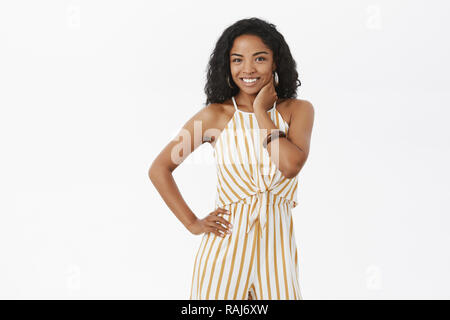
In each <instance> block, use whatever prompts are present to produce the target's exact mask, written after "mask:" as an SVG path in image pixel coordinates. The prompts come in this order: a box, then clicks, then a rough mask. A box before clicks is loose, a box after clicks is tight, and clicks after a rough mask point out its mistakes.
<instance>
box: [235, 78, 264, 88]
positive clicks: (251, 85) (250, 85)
mask: <svg viewBox="0 0 450 320" xmlns="http://www.w3.org/2000/svg"><path fill="white" fill-rule="evenodd" d="M255 78H256V81H255V82H252V83H247V82H245V81H244V78H239V80H240V81H241V82H242V84H243V85H244V86H246V87H253V86H254V85H256V84H257V83H258V81H259V80H260V79H261V77H252V78H250V79H255Z"/></svg>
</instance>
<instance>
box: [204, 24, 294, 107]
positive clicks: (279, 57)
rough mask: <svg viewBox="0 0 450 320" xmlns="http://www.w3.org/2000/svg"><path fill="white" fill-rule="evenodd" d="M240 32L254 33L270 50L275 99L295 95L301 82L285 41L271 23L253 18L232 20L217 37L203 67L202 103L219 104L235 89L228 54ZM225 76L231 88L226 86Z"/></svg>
mask: <svg viewBox="0 0 450 320" xmlns="http://www.w3.org/2000/svg"><path fill="white" fill-rule="evenodd" d="M243 34H251V35H256V36H258V37H259V38H261V40H262V41H263V42H264V44H265V45H266V46H268V47H269V48H270V49H271V50H272V52H273V58H274V62H275V63H276V66H277V69H276V72H277V73H278V86H276V87H275V91H276V92H277V96H278V98H279V99H280V98H296V97H297V87H299V86H301V82H300V80H299V79H298V72H297V70H296V67H297V64H296V62H295V60H294V59H293V57H292V55H291V51H290V50H289V46H288V44H287V43H286V41H285V40H284V37H283V35H282V34H281V33H280V32H278V30H277V29H276V26H275V25H274V24H271V23H269V22H267V21H265V20H262V19H259V18H256V17H253V18H248V19H242V20H239V21H237V22H235V23H234V24H232V25H231V26H229V27H228V28H226V29H225V31H224V32H223V33H222V35H221V36H220V37H219V39H218V40H217V43H216V46H215V48H214V50H213V52H212V54H211V56H210V59H209V63H208V67H207V70H206V73H207V75H206V77H207V81H206V85H205V93H206V102H205V106H206V105H208V104H210V103H222V102H224V101H225V100H227V99H229V98H231V97H232V96H234V95H235V94H237V93H238V92H239V87H237V86H236V84H235V83H234V81H233V79H232V77H231V73H230V60H229V54H230V50H231V47H232V46H233V42H234V39H235V38H237V37H238V36H240V35H243ZM227 77H229V79H230V84H231V85H232V87H233V88H230V86H229V85H228V82H227Z"/></svg>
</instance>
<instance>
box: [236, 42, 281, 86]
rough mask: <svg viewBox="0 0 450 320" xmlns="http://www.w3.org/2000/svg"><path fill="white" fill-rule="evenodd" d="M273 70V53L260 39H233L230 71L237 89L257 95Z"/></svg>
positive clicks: (274, 67) (269, 78)
mask: <svg viewBox="0 0 450 320" xmlns="http://www.w3.org/2000/svg"><path fill="white" fill-rule="evenodd" d="M275 69H276V66H275V63H274V61H273V52H272V50H270V49H269V48H268V47H267V46H266V45H265V44H264V42H262V40H261V38H259V37H258V36H255V35H247V34H244V35H241V36H239V37H237V38H236V39H234V43H233V46H232V47H231V50H230V71H231V76H232V77H233V80H234V82H235V83H236V84H237V86H238V87H239V89H241V90H242V91H244V92H246V93H248V94H257V93H258V92H259V90H261V88H262V87H263V86H265V85H266V84H267V83H268V82H269V81H270V80H271V77H272V72H273V71H275Z"/></svg>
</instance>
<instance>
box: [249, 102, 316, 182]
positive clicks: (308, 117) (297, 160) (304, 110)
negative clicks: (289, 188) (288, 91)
mask: <svg viewBox="0 0 450 320" xmlns="http://www.w3.org/2000/svg"><path fill="white" fill-rule="evenodd" d="M290 108H291V109H292V111H291V121H290V122H291V123H290V126H289V130H288V135H287V139H286V138H279V139H275V140H274V141H273V142H270V143H269V144H268V146H267V151H268V153H269V156H270V158H271V160H272V161H273V162H274V163H275V165H276V166H277V167H278V170H280V171H281V173H282V174H283V176H285V177H286V178H293V177H295V176H296V175H297V174H298V173H299V172H300V170H301V169H302V167H303V165H304V164H305V162H306V159H307V158H308V154H309V146H310V140H311V132H312V127H313V122H314V108H313V105H312V104H311V103H310V102H309V101H306V100H294V101H293V102H292V103H291V105H290ZM257 120H258V124H259V125H260V128H264V129H267V134H269V133H270V132H271V130H272V129H276V127H275V125H274V123H273V122H272V120H271V119H270V117H269V115H268V114H267V113H265V112H262V113H258V114H257ZM261 143H262V141H261Z"/></svg>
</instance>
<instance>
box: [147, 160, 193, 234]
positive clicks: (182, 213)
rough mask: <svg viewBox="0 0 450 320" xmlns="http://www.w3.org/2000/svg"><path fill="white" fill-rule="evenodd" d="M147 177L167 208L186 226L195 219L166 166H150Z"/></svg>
mask: <svg viewBox="0 0 450 320" xmlns="http://www.w3.org/2000/svg"><path fill="white" fill-rule="evenodd" d="M149 178H150V180H151V181H152V183H153V185H154V186H155V188H156V190H158V192H159V194H160V195H161V197H162V198H163V200H164V202H165V203H166V205H167V206H168V207H169V209H170V210H171V211H172V212H173V214H175V216H176V217H177V218H178V220H180V221H181V223H182V224H183V225H184V226H185V227H186V228H188V226H189V225H190V224H191V223H193V222H194V221H195V220H196V219H197V216H196V215H195V214H194V213H193V212H192V210H191V209H190V208H189V207H188V205H187V204H186V202H185V201H184V199H183V197H182V196H181V193H180V191H179V189H178V186H177V184H176V183H175V180H174V178H173V175H172V172H171V171H170V170H168V169H166V168H162V167H158V166H152V167H151V168H150V170H149Z"/></svg>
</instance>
